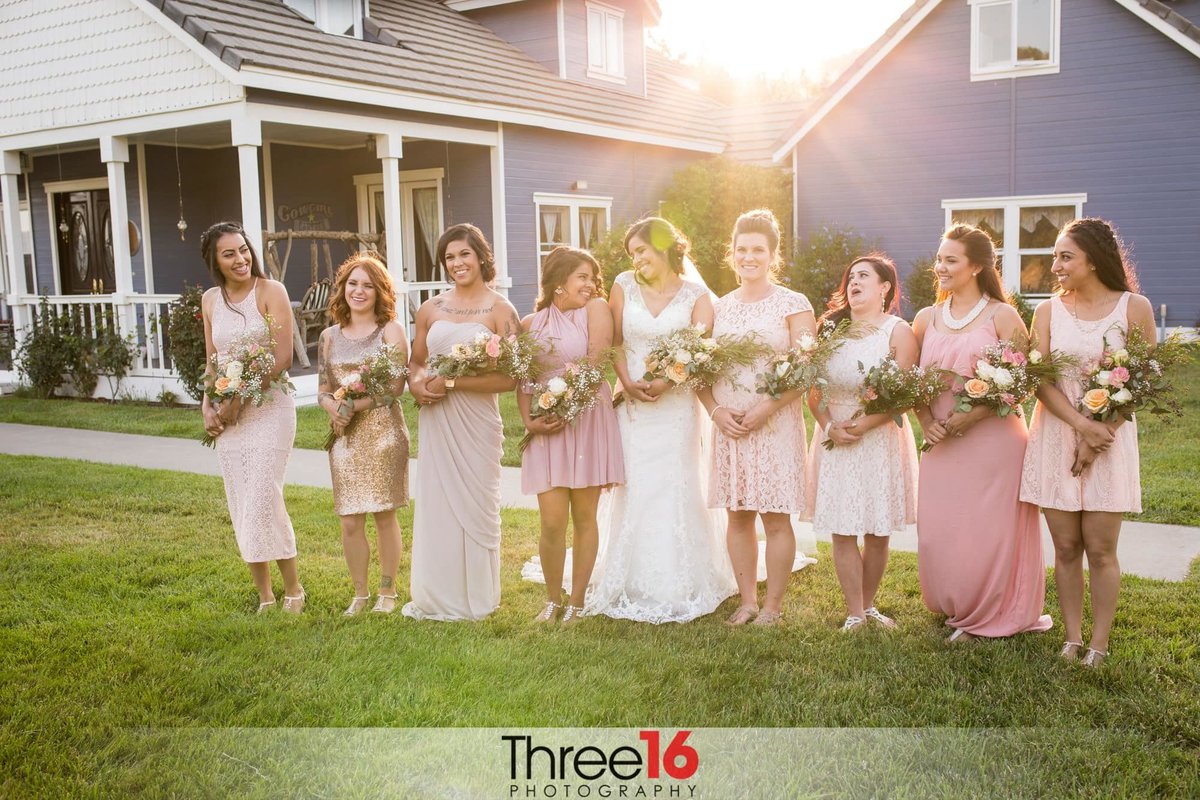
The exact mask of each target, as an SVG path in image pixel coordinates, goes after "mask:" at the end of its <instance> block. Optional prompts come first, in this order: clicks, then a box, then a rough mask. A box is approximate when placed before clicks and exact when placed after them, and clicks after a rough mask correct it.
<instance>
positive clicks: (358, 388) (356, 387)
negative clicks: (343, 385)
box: [352, 381, 367, 393]
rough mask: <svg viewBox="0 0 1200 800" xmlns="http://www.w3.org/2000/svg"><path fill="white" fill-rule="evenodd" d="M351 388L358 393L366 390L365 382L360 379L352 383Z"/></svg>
mask: <svg viewBox="0 0 1200 800" xmlns="http://www.w3.org/2000/svg"><path fill="white" fill-rule="evenodd" d="M352 388H353V389H354V391H356V392H359V393H362V392H365V391H366V390H367V387H366V384H364V383H363V382H362V381H359V382H358V383H356V384H354V386H353V387H352Z"/></svg>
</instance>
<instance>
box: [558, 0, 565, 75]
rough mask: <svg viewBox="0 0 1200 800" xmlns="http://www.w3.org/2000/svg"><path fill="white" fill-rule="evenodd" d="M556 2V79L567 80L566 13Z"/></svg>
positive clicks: (562, 1)
mask: <svg viewBox="0 0 1200 800" xmlns="http://www.w3.org/2000/svg"><path fill="white" fill-rule="evenodd" d="M563 3H564V0H558V3H557V5H558V77H560V78H562V79H563V80H566V79H567V12H566V9H565V7H564V6H563Z"/></svg>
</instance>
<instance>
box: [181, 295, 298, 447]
mask: <svg viewBox="0 0 1200 800" xmlns="http://www.w3.org/2000/svg"><path fill="white" fill-rule="evenodd" d="M265 322H266V330H265V331H262V330H252V331H247V332H246V333H244V334H242V335H241V336H239V337H237V338H235V339H234V340H233V342H232V343H231V344H230V346H229V351H228V355H227V357H226V358H225V360H224V361H223V362H222V361H221V360H220V359H219V358H218V357H217V354H216V353H214V354H213V355H212V358H210V359H209V367H210V368H209V370H208V372H206V373H205V375H204V394H205V395H207V396H208V399H209V402H210V403H212V404H213V406H214V407H218V408H219V407H220V405H221V403H223V402H225V401H227V400H233V399H235V398H241V400H242V402H244V403H253V404H254V405H255V406H261V405H262V404H263V403H265V402H266V400H267V397H268V396H269V395H270V393H271V390H272V389H279V390H280V391H281V392H285V393H291V392H293V391H295V388H296V387H295V386H293V385H292V382H291V381H290V380H288V375H287V373H286V372H284V373H282V374H280V375H279V376H278V377H277V378H275V379H274V380H269V378H270V376H271V373H272V372H274V371H275V337H274V335H273V334H272V333H271V319H270V317H267V318H266V320H265ZM216 442H217V439H216V437H215V436H212V435H211V434H209V433H208V432H205V434H204V435H203V436H202V437H200V443H201V444H203V445H205V446H207V447H216Z"/></svg>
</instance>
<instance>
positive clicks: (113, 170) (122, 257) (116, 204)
mask: <svg viewBox="0 0 1200 800" xmlns="http://www.w3.org/2000/svg"><path fill="white" fill-rule="evenodd" d="M100 160H101V161H103V162H104V166H105V167H107V168H108V205H109V219H110V221H111V223H112V246H113V268H114V270H115V271H116V278H117V291H116V292H115V293H114V296H113V302H115V303H118V304H120V303H123V302H125V297H126V296H127V295H131V294H133V257H132V256H130V255H129V196H128V195H127V194H126V193H125V165H126V164H127V163H129V142H128V141H126V139H125V138H124V137H123V136H104V137H102V138H101V139H100Z"/></svg>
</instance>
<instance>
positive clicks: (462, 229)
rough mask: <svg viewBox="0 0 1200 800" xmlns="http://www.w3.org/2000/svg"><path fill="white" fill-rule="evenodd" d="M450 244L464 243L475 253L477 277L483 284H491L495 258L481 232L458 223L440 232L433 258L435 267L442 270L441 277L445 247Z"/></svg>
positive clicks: (444, 270)
mask: <svg viewBox="0 0 1200 800" xmlns="http://www.w3.org/2000/svg"><path fill="white" fill-rule="evenodd" d="M451 242H466V243H467V246H468V247H470V248H471V249H472V250H474V251H475V255H476V256H477V257H478V258H479V276H480V277H481V278H483V282H484V283H491V282H492V281H493V280H495V278H496V257H495V256H494V255H492V246H491V245H490V244H488V240H487V237H486V236H484V235H483V231H481V230H479V228H476V227H475V226H474V225H472V224H471V223H469V222H460V223H459V224H457V225H451V226H450V227H449V228H446V230H445V231H443V232H442V235H441V237H440V238H439V239H438V242H437V253H435V254H434V258H435V259H437V265H438V266H439V267H441V268H442V277H443V278H445V277H449V276H447V275H446V247H448V246H449V244H450V243H451Z"/></svg>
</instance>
